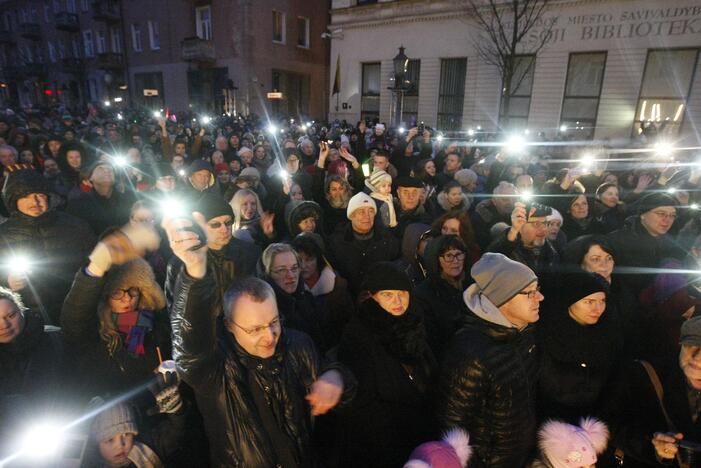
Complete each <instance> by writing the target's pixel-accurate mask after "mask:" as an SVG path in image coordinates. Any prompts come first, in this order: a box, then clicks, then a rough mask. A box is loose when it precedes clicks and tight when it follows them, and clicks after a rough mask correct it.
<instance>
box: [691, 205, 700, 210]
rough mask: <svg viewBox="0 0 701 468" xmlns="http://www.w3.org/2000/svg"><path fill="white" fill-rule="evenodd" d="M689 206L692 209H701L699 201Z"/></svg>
mask: <svg viewBox="0 0 701 468" xmlns="http://www.w3.org/2000/svg"><path fill="white" fill-rule="evenodd" d="M689 208H691V209H692V210H698V209H699V204H698V203H692V204H691V205H689Z"/></svg>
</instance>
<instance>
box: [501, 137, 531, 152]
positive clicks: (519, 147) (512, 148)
mask: <svg viewBox="0 0 701 468" xmlns="http://www.w3.org/2000/svg"><path fill="white" fill-rule="evenodd" d="M526 145H527V143H526V139H525V138H523V137H522V136H521V135H511V136H510V137H509V138H508V139H507V140H506V142H504V149H505V150H506V152H507V153H510V154H520V153H523V152H524V151H525V150H526Z"/></svg>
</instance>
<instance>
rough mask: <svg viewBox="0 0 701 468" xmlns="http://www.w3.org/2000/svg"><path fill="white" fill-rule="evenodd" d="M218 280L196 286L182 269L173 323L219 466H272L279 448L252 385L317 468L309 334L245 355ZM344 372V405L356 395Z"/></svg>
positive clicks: (183, 369) (177, 353)
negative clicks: (226, 318)
mask: <svg viewBox="0 0 701 468" xmlns="http://www.w3.org/2000/svg"><path fill="white" fill-rule="evenodd" d="M216 298H217V288H216V283H215V281H214V280H213V278H212V277H211V274H209V275H208V276H206V277H205V278H203V279H201V280H195V279H194V278H192V277H190V276H189V275H187V272H186V271H183V272H182V273H181V274H180V275H179V276H178V279H177V282H176V287H175V295H174V302H173V308H172V311H171V324H172V329H173V356H174V358H175V361H176V363H177V366H178V370H179V373H180V374H181V376H182V378H183V380H184V381H185V382H186V383H187V384H189V385H190V386H192V387H193V388H194V390H195V394H196V397H197V403H198V407H199V409H200V412H201V413H202V416H203V418H204V424H205V428H206V430H207V435H208V438H209V445H210V454H211V464H212V466H215V467H220V466H221V467H224V466H226V467H272V466H275V465H276V456H275V448H274V447H273V444H272V443H271V441H270V439H269V436H268V433H267V432H266V431H265V430H264V428H263V424H262V423H261V416H260V414H259V413H258V410H257V407H256V403H255V401H254V396H253V393H252V391H251V385H255V384H258V385H259V386H260V387H261V388H263V389H266V395H265V398H266V400H267V402H268V404H269V405H270V406H271V410H272V412H273V413H274V415H275V418H276V420H277V422H278V424H279V426H280V428H281V429H282V431H284V433H285V434H286V435H287V436H288V437H289V438H290V439H291V440H292V441H293V445H294V449H295V451H296V458H297V464H298V466H313V464H314V454H313V450H312V445H311V441H310V431H311V416H310V412H309V405H308V404H307V402H306V401H305V400H304V397H305V395H306V394H307V393H308V391H309V389H310V387H311V385H312V383H314V381H315V380H316V379H317V377H318V376H319V375H320V374H321V373H322V371H323V370H325V369H322V365H321V363H320V361H319V357H318V355H317V353H316V349H315V348H314V344H313V343H312V341H311V339H310V338H309V336H308V335H305V334H304V333H300V332H297V331H295V330H288V329H283V332H282V335H281V337H280V341H279V342H278V345H277V348H276V350H275V355H274V356H273V357H271V358H269V359H260V358H257V357H254V356H251V355H250V354H248V353H246V352H245V351H244V350H243V349H242V348H241V347H240V346H239V345H238V344H237V343H236V340H235V339H234V337H233V335H231V333H229V332H228V331H225V329H224V324H223V322H222V320H221V319H218V318H217V315H218V313H212V310H213V307H214V304H215V302H214V301H216ZM330 368H336V369H337V370H339V371H341V372H342V374H343V377H344V378H343V381H344V400H347V399H349V398H350V397H351V396H352V394H353V392H354V391H355V385H354V383H353V382H352V380H353V379H352V376H351V375H350V374H349V373H348V372H345V371H344V370H343V368H342V367H340V366H326V369H330Z"/></svg>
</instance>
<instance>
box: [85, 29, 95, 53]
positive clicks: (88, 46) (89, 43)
mask: <svg viewBox="0 0 701 468" xmlns="http://www.w3.org/2000/svg"><path fill="white" fill-rule="evenodd" d="M83 53H84V54H85V56H86V57H94V56H95V49H94V48H93V40H92V31H90V30H88V31H83Z"/></svg>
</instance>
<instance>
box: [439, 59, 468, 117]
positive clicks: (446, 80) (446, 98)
mask: <svg viewBox="0 0 701 468" xmlns="http://www.w3.org/2000/svg"><path fill="white" fill-rule="evenodd" d="M466 72H467V59H466V58H464V57H462V58H449V59H441V79H440V84H439V86H438V128H440V129H441V130H460V129H461V128H462V111H463V103H464V99H465V74H466Z"/></svg>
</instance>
